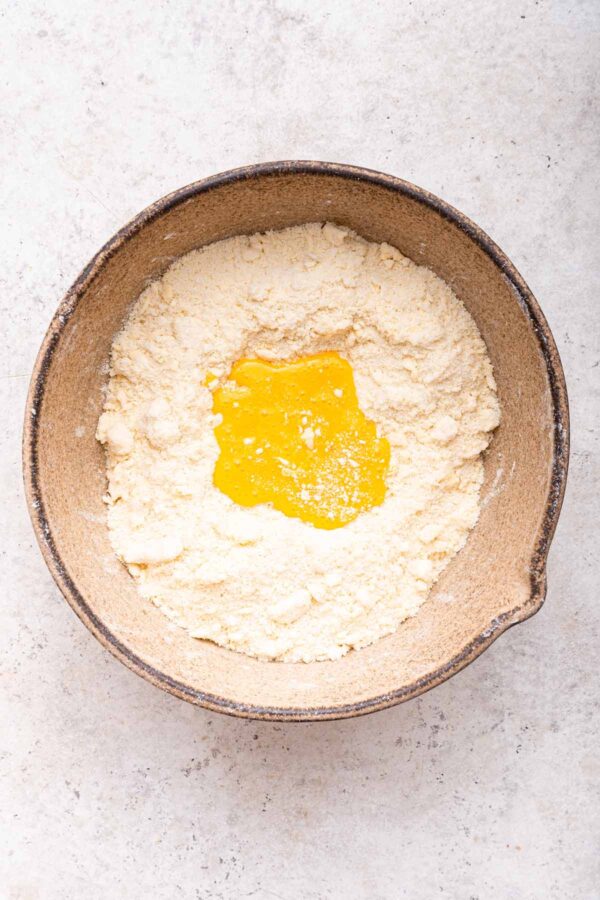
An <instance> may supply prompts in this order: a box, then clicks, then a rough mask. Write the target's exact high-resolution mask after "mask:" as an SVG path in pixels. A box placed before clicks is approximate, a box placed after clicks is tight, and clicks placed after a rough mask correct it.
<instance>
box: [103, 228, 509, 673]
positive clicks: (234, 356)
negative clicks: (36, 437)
mask: <svg viewBox="0 0 600 900" xmlns="http://www.w3.org/2000/svg"><path fill="white" fill-rule="evenodd" d="M286 367H287V368H286ZM303 367H304V368H303ZM315 367H317V368H316V369H315ZM290 372H291V373H292V375H293V378H292V381H291V382H289V381H286V379H287V377H288V374H289V373H290ZM298 373H300V374H298ZM315 373H316V374H315ZM269 379H270V380H269ZM327 379H329V381H328V380H327ZM336 379H338V380H336ZM290 383H291V384H292V388H290ZM311 392H312V393H311ZM313 393H314V394H315V396H313ZM317 393H318V394H319V396H316V394H317ZM275 403H277V404H278V405H277V406H276V407H275V406H274V404H275ZM263 414H264V415H265V416H266V417H267V418H265V419H263V418H261V416H262V415H263ZM269 417H270V418H269ZM270 422H272V423H274V424H272V425H270V424H269V423H270ZM498 422H499V407H498V401H497V398H496V390H495V383H494V378H493V375H492V367H491V364H490V361H489V359H488V356H487V352H486V348H485V345H484V343H483V341H482V339H481V337H480V335H479V333H478V331H477V327H476V325H475V323H474V321H473V319H472V318H471V316H470V315H469V313H468V312H467V311H466V309H465V308H464V306H463V305H462V303H460V302H459V300H458V299H457V298H456V297H455V296H454V294H453V293H452V291H451V289H450V288H449V287H448V285H446V284H445V283H444V282H442V281H441V280H440V279H439V278H437V277H436V276H435V275H434V274H433V273H432V272H430V271H429V270H428V269H425V268H420V267H418V266H416V265H415V264H414V263H412V262H411V261H410V260H408V259H406V258H405V257H404V256H402V254H401V253H400V252H399V251H398V250H396V249H395V248H394V247H391V246H389V245H387V244H374V243H368V242H367V241H365V240H363V239H362V238H360V237H359V236H357V235H356V234H354V233H353V232H350V231H348V230H346V229H344V228H340V227H338V226H336V225H333V224H326V225H322V224H319V223H313V224H310V225H303V226H299V227H295V228H289V229H285V230H283V231H278V232H269V233H267V234H255V235H252V236H251V237H246V236H243V237H236V238H231V239H229V240H226V241H222V242H220V243H216V244H212V245H210V246H208V247H204V248H203V249H201V250H197V251H194V252H192V253H190V254H188V255H187V256H185V257H183V258H181V259H180V260H178V261H177V262H176V263H175V264H174V265H172V266H171V268H170V269H169V270H168V271H167V272H166V274H165V275H164V276H163V277H162V278H161V279H160V280H159V281H157V282H155V283H153V284H152V285H150V286H149V287H148V288H147V289H146V290H145V291H144V292H143V293H142V295H141V296H140V297H139V299H138V301H137V302H136V304H135V305H134V307H133V309H132V312H131V314H130V316H129V318H128V320H127V322H126V324H125V327H124V328H123V330H122V331H121V333H120V334H119V335H118V336H117V337H116V339H115V341H114V345H113V350H112V358H111V370H110V381H109V384H108V389H107V394H106V403H105V407H104V412H103V414H102V416H101V418H100V421H99V424H98V439H99V440H100V441H102V442H103V443H104V444H105V446H106V450H107V473H108V493H107V496H106V502H107V504H108V521H109V528H110V536H111V540H112V543H113V546H114V549H115V551H116V553H117V554H118V556H119V557H120V558H121V559H122V560H123V562H124V563H125V565H126V566H127V567H128V569H129V571H130V572H131V574H132V576H133V578H134V579H135V581H136V582H137V585H138V588H139V591H140V593H141V595H142V597H143V598H146V599H148V600H151V601H152V602H153V603H155V604H157V605H158V606H159V607H160V608H161V609H162V610H163V612H164V613H165V614H166V615H167V616H168V617H169V618H170V619H171V620H173V621H174V622H176V623H177V624H178V625H180V626H181V627H183V628H185V629H187V630H188V631H189V633H190V634H191V635H192V636H193V637H196V638H203V639H207V640H210V641H214V642H216V643H218V644H221V645H223V646H226V647H230V648H232V649H234V650H238V651H241V652H244V653H247V654H250V655H252V656H257V657H259V658H261V659H279V660H285V661H311V660H323V659H335V658H337V657H340V656H342V655H343V654H344V653H346V652H347V651H348V650H350V649H351V648H357V647H363V646H365V645H366V644H370V643H372V642H373V641H375V640H376V639H377V638H380V637H382V636H383V635H386V634H389V633H390V632H392V631H394V630H395V629H396V628H398V626H399V625H400V623H401V622H402V621H403V620H404V619H406V618H407V617H408V616H412V615H414V614H415V613H416V612H417V610H418V609H419V607H420V605H421V604H422V603H423V602H424V600H425V599H426V597H427V594H428V593H429V591H430V589H431V587H432V585H433V584H434V582H435V581H436V579H437V578H438V576H439V574H440V572H441V571H442V570H443V569H444V567H445V566H446V565H447V564H448V562H449V561H450V560H451V559H452V557H453V556H454V555H455V554H456V553H457V552H458V550H460V548H461V547H462V546H463V544H464V543H465V541H466V538H467V536H468V533H469V531H470V529H471V528H472V527H473V525H474V524H475V522H476V520H477V516H478V512H479V491H480V487H481V483H482V478H483V463H482V459H481V454H482V452H483V450H484V449H485V448H486V447H487V445H488V442H489V440H490V432H491V431H492V430H493V429H494V428H495V427H496V426H497V424H498ZM253 423H256V426H255V427H253ZM277 423H279V424H277ZM236 429H237V431H236ZM240 429H241V430H240ZM269 429H271V430H269ZM338 431H339V433H338ZM296 432H297V435H298V437H297V442H296V439H295V435H296ZM340 435H341V437H340ZM348 448H350V449H348ZM253 454H254V455H253ZM261 456H262V461H261ZM238 457H239V469H238V468H236V467H237V466H238ZM261 473H262V474H261ZM236 477H237V479H238V480H237V482H235V478H236ZM231 479H234V481H231ZM240 479H242V480H240ZM243 479H245V480H243ZM234 482H235V483H234ZM217 485H219V486H217ZM230 488H231V489H230ZM303 492H304V493H303ZM232 497H235V498H236V499H232Z"/></svg>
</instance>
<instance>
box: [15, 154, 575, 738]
mask: <svg viewBox="0 0 600 900" xmlns="http://www.w3.org/2000/svg"><path fill="white" fill-rule="evenodd" d="M282 174H292V175H298V176H302V175H325V176H330V177H331V176H333V177H337V178H342V179H348V180H350V181H358V182H367V183H370V184H376V185H378V186H380V187H383V188H385V189H387V190H390V191H392V192H395V193H400V194H403V195H405V196H408V197H410V198H411V199H412V200H415V201H417V202H418V203H421V204H423V205H425V206H428V207H429V208H432V209H433V210H434V211H435V212H436V213H438V215H440V216H442V217H443V218H444V219H446V220H448V221H450V222H451V223H453V224H454V225H455V226H456V227H458V228H459V229H460V230H461V231H463V232H464V233H465V234H466V235H467V236H468V237H469V238H470V239H471V240H472V241H474V242H475V243H476V244H477V245H478V246H479V247H480V248H481V249H482V250H483V251H484V252H485V253H486V254H487V256H488V257H489V258H490V259H491V260H492V262H493V263H494V264H495V265H496V267H497V268H498V269H499V270H500V271H501V273H502V274H503V276H504V277H505V279H506V280H507V281H508V283H509V284H510V286H511V288H512V289H513V292H514V295H515V298H516V300H517V302H518V303H519V305H520V306H521V309H522V310H523V312H524V313H525V315H526V317H527V319H528V320H529V323H530V326H531V328H532V330H533V332H534V335H535V337H536V339H537V342H538V345H539V349H540V352H541V355H542V357H543V359H544V362H545V365H546V371H547V375H548V381H549V387H550V395H551V403H552V414H553V438H554V453H553V459H552V472H551V480H550V486H549V490H548V496H547V499H546V506H545V510H544V516H543V518H542V521H541V523H540V527H539V529H538V533H537V536H536V542H535V546H534V552H533V554H532V558H531V561H530V567H529V568H530V594H529V597H528V598H527V600H526V601H525V602H523V603H521V604H519V605H518V606H516V607H515V608H514V609H512V610H510V611H508V612H506V613H504V614H502V615H501V616H499V617H497V618H495V619H493V621H492V622H491V623H490V625H489V626H488V627H487V628H486V629H484V631H482V632H481V633H480V634H479V635H478V636H477V637H476V638H474V639H473V640H471V641H470V642H469V643H468V644H467V645H466V646H465V647H463V648H462V650H461V651H460V652H459V653H457V654H455V655H454V656H453V657H452V658H451V659H450V660H449V661H448V662H447V663H445V664H444V665H443V666H441V667H439V668H438V669H436V670H435V671H434V672H431V673H429V674H428V675H426V676H424V677H422V678H419V679H417V680H415V681H414V682H412V683H411V684H409V685H404V686H403V687H401V688H398V689H397V690H394V691H391V692H388V693H385V694H380V695H377V696H374V697H371V698H368V699H366V700H361V701H357V702H354V703H343V704H340V705H336V706H330V707H322V706H321V707H319V706H317V707H269V706H254V705H252V704H245V703H238V702H236V701H233V700H229V699H227V698H225V697H220V696H218V695H215V694H210V693H206V692H204V691H200V690H198V689H196V688H193V687H191V686H190V685H187V684H185V683H184V682H181V681H178V680H176V679H174V678H172V677H171V676H170V675H168V674H166V673H165V672H162V671H160V670H159V669H157V668H155V667H154V666H152V665H151V664H149V663H147V662H146V661H145V660H143V659H142V658H141V657H139V656H138V655H137V654H135V653H133V652H132V651H131V650H130V649H129V648H128V647H127V646H126V645H125V644H124V643H123V642H122V641H121V640H120V639H119V638H117V637H116V636H115V635H114V634H113V633H112V632H111V630H110V629H109V628H108V627H107V626H106V625H105V624H104V622H103V621H102V620H101V619H100V617H99V616H98V615H97V614H96V613H95V612H94V611H93V610H92V608H91V607H90V606H89V605H88V603H87V601H86V600H85V598H84V597H83V596H82V594H80V592H79V591H78V590H77V587H76V585H75V583H74V582H73V580H72V578H71V576H70V574H69V571H68V569H67V567H66V566H65V565H64V563H63V560H62V558H61V556H60V553H59V550H58V547H57V544H56V541H55V539H54V535H53V530H52V525H51V522H50V520H49V518H48V516H47V514H46V511H45V509H44V503H43V498H42V486H41V484H40V479H39V469H38V455H37V454H38V438H39V427H40V421H41V418H42V417H41V415H40V412H41V410H42V406H43V400H44V392H45V384H46V376H47V373H48V371H49V368H50V365H51V363H52V358H53V355H54V351H55V349H56V347H57V345H58V342H59V340H60V336H61V334H62V332H63V330H64V328H65V326H66V324H67V322H68V321H69V319H70V317H71V315H72V314H73V312H74V310H75V309H76V307H77V305H78V303H79V301H80V300H81V298H82V297H83V296H84V294H85V292H86V291H87V289H88V288H89V286H90V284H91V283H92V281H93V280H94V279H95V278H96V276H97V275H98V273H99V272H100V271H101V269H102V268H103V266H104V265H105V264H106V263H107V261H108V260H109V259H110V258H111V257H112V256H113V255H114V254H115V253H117V252H118V251H119V250H120V248H121V247H122V246H123V245H124V244H125V243H126V242H127V241H128V240H129V239H130V238H131V237H132V236H133V235H135V234H137V233H139V232H140V231H141V230H142V228H143V227H144V226H145V225H147V224H148V223H150V222H152V221H155V220H156V219H158V218H160V217H161V216H162V215H164V214H165V213H166V212H168V211H169V210H171V209H173V208H174V207H176V206H179V205H180V204H182V203H185V202H186V201H187V200H189V199H191V198H192V197H196V196H198V195H199V194H203V193H206V192H208V191H211V190H214V189H216V188H219V187H222V186H223V185H227V184H233V183H236V182H240V181H245V180H248V179H254V178H269V177H272V176H280V175H282ZM568 463H569V404H568V397H567V388H566V383H565V377H564V372H563V368H562V364H561V361H560V356H559V354H558V350H557V347H556V344H555V341H554V338H553V335H552V332H551V331H550V327H549V325H548V323H547V321H546V319H545V317H544V314H543V313H542V311H541V309H540V307H539V304H538V303H537V301H536V299H535V297H534V296H533V294H532V293H531V291H530V289H529V287H528V286H527V284H526V283H525V281H524V280H523V278H522V277H521V275H520V274H519V273H518V271H517V270H516V269H515V267H514V265H513V264H512V263H511V261H510V260H509V259H508V257H507V256H506V255H505V254H504V253H503V251H502V250H501V249H500V248H499V247H498V246H497V245H496V243H495V242H494V241H493V240H492V239H491V238H490V237H489V236H488V235H487V234H486V233H485V232H484V231H483V230H482V229H481V228H479V226H478V225H476V224H475V223H474V222H472V221H471V220H470V219H469V218H468V217H467V216H465V215H464V214H463V213H461V212H460V211H459V210H457V209H455V208H454V207H453V206H451V205H450V204H449V203H446V202H445V201H444V200H441V199H440V198H439V197H437V196H435V195H434V194H431V193H430V192H429V191H426V190H425V189H423V188H421V187H417V186H416V185H414V184H412V183H411V182H409V181H405V180H403V179H401V178H397V177H396V176H393V175H386V174H384V173H382V172H378V171H376V170H373V169H367V168H363V167H359V166H354V165H347V164H343V163H330V162H320V161H317V160H284V161H278V162H266V163H258V164H255V165H249V166H243V167H241V168H236V169H230V170H228V171H225V172H222V173H220V174H217V175H212V176H209V177H207V178H203V179H201V180H199V181H195V182H192V183H191V184H188V185H186V186H184V187H182V188H179V189H178V190H175V191H172V192H171V193H169V194H167V195H165V196H164V197H162V198H161V199H159V200H157V201H156V202H154V203H152V204H150V206H148V207H146V208H145V209H144V210H142V212H140V213H139V214H138V215H137V216H135V217H134V218H133V219H132V220H131V221H129V222H128V223H127V224H126V225H125V226H124V227H123V228H121V229H120V230H119V231H117V233H116V234H115V235H114V236H113V237H112V238H110V240H108V241H107V243H105V244H104V246H103V247H102V248H101V249H100V250H99V251H98V253H96V254H95V256H94V257H93V258H92V259H91V261H90V262H89V263H88V264H87V266H85V268H84V269H83V270H82V272H81V273H80V274H79V276H78V277H77V279H76V280H75V282H74V283H73V285H72V286H71V288H70V289H69V290H68V291H67V293H66V295H65V296H64V298H63V300H62V301H61V302H60V304H59V305H58V308H57V310H56V312H55V314H54V316H53V318H52V320H51V322H50V325H49V327H48V330H47V332H46V335H45V337H44V339H43V342H42V345H41V347H40V350H39V352H38V355H37V359H36V362H35V365H34V368H33V373H32V377H31V382H30V386H29V392H28V396H27V401H26V407H25V423H24V429H23V477H24V483H25V495H26V500H27V506H28V509H29V515H30V517H31V521H32V524H33V528H34V532H35V535H36V538H37V541H38V544H39V546H40V549H41V551H42V555H43V557H44V559H45V562H46V564H47V566H48V568H49V570H50V572H51V574H52V576H53V578H54V580H55V582H56V584H57V585H58V587H59V589H60V591H61V593H62V594H63V596H64V597H65V599H66V600H67V602H68V603H69V605H70V606H71V607H72V609H73V610H74V612H75V613H76V614H77V616H78V617H79V618H80V619H81V620H82V622H83V623H84V624H85V625H86V626H87V628H88V629H89V630H90V631H91V632H92V634H94V636H95V637H96V638H97V639H98V640H99V641H100V642H101V643H102V644H103V646H104V647H106V648H107V649H108V650H109V651H110V652H111V653H112V654H113V655H114V656H116V657H117V659H119V660H120V661H121V662H122V663H124V664H125V665H126V666H127V667H128V668H130V669H132V671H134V672H136V673H137V674H138V675H140V676H141V677H143V678H145V679H146V680H147V681H149V682H151V683H152V684H154V685H156V686H157V687H160V688H161V689H163V690H165V691H167V692H168V693H171V694H173V695H175V696H176V697H179V698H181V699H183V700H186V701H188V702H190V703H193V704H195V705H197V706H202V707H205V708H207V709H209V710H212V711H215V712H221V713H226V714H228V715H232V716H236V717H243V718H253V719H262V720H270V721H291V722H302V721H313V722H314V721H323V720H329V719H342V718H349V717H353V716H359V715H365V714H367V713H371V712H375V711H377V710H380V709H385V708H387V707H390V706H394V705H395V704H397V703H401V702H404V701H406V700H409V699H411V698H413V697H416V696H418V695H420V694H422V693H425V692H426V691H428V690H430V689H431V688H432V687H435V686H436V685H437V684H440V683H441V682H442V681H446V680H447V679H448V678H450V677H451V676H452V675H455V674H456V673H457V672H459V671H460V670H461V669H463V668H464V667H465V666H467V665H468V664H469V663H470V662H472V661H473V660H474V659H476V658H477V657H478V656H479V655H480V654H481V653H483V651H484V650H485V649H486V648H487V647H489V646H490V644H491V643H492V642H493V641H494V640H496V638H498V637H499V636H500V635H501V634H502V633H503V632H505V631H506V630H507V629H508V628H510V627H511V626H512V625H516V624H518V623H519V622H523V621H524V620H525V619H527V618H529V617H530V616H532V615H533V614H534V613H536V612H537V611H538V610H539V609H540V608H541V606H542V604H543V602H544V599H545V595H546V561H547V556H548V550H549V548H550V543H551V541H552V537H553V535H554V532H555V529H556V524H557V521H558V517H559V514H560V509H561V506H562V501H563V497H564V493H565V487H566V479H567V473H568Z"/></svg>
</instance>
